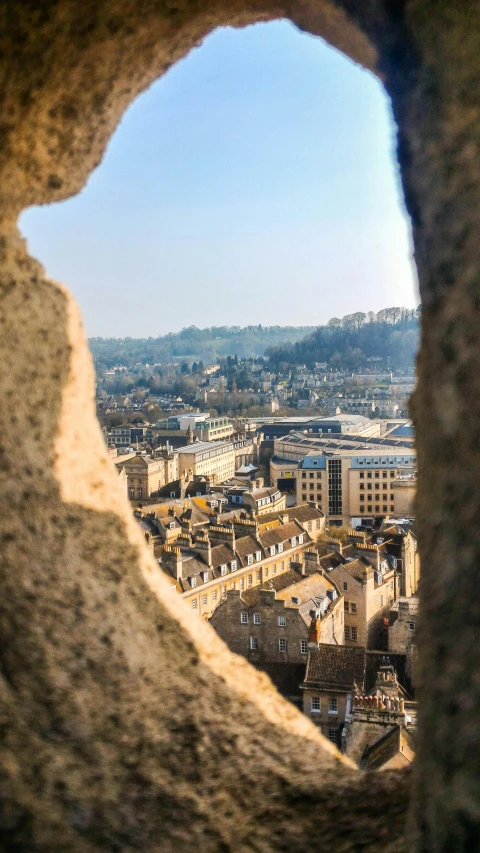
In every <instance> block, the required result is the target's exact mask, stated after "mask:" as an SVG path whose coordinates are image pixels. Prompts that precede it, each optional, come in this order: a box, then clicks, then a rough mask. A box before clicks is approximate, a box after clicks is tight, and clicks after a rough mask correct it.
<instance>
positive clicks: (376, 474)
mask: <svg viewBox="0 0 480 853" xmlns="http://www.w3.org/2000/svg"><path fill="white" fill-rule="evenodd" d="M375 479H376V480H379V479H380V474H379V473H378V471H375Z"/></svg>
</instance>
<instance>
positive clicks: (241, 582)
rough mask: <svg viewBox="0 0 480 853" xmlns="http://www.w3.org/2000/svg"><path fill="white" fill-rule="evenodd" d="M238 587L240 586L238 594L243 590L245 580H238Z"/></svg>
mask: <svg viewBox="0 0 480 853" xmlns="http://www.w3.org/2000/svg"><path fill="white" fill-rule="evenodd" d="M239 586H240V592H243V590H244V589H245V580H244V578H240V584H239Z"/></svg>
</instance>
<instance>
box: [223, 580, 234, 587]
mask: <svg viewBox="0 0 480 853" xmlns="http://www.w3.org/2000/svg"><path fill="white" fill-rule="evenodd" d="M222 589H226V587H225V586H222ZM230 589H235V581H232V582H231V584H230Z"/></svg>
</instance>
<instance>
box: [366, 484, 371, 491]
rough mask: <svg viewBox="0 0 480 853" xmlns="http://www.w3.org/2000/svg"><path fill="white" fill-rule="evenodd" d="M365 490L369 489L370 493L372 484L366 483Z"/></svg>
mask: <svg viewBox="0 0 480 853" xmlns="http://www.w3.org/2000/svg"><path fill="white" fill-rule="evenodd" d="M367 489H369V490H370V491H372V484H371V483H368V484H367Z"/></svg>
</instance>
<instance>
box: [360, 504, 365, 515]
mask: <svg viewBox="0 0 480 853" xmlns="http://www.w3.org/2000/svg"><path fill="white" fill-rule="evenodd" d="M360 512H361V513H364V512H365V506H362V505H360Z"/></svg>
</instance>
